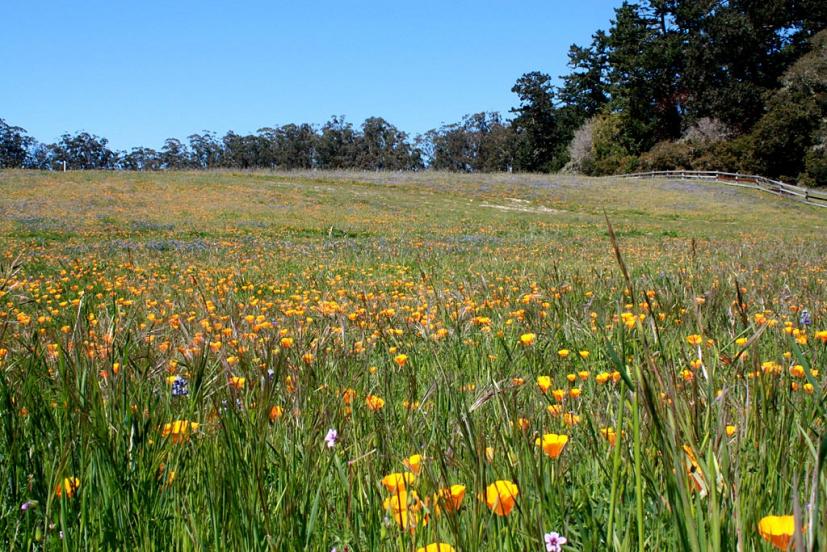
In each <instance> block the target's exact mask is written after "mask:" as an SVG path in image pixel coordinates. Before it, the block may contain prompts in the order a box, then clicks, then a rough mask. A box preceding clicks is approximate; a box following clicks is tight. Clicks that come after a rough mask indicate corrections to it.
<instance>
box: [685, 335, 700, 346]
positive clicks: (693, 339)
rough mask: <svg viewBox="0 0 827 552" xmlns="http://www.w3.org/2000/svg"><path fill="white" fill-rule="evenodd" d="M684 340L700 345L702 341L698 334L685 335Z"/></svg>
mask: <svg viewBox="0 0 827 552" xmlns="http://www.w3.org/2000/svg"><path fill="white" fill-rule="evenodd" d="M686 342H687V343H689V344H690V345H700V344H701V343H703V338H702V337H701V336H699V335H698V334H692V335H688V336H686Z"/></svg>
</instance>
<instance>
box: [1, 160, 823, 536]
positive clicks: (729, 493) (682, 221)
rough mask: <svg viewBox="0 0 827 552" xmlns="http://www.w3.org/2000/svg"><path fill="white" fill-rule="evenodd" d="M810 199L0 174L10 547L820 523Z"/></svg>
mask: <svg viewBox="0 0 827 552" xmlns="http://www.w3.org/2000/svg"><path fill="white" fill-rule="evenodd" d="M826 232H827V212H825V211H824V210H819V209H817V208H815V207H810V206H806V205H800V204H796V203H793V202H790V201H786V200H783V199H781V198H775V197H772V196H766V195H760V194H758V193H757V192H753V191H750V190H742V189H737V188H727V187H724V186H722V185H717V184H712V183H688V182H682V181H666V180H653V181H645V182H641V181H634V180H619V179H610V178H608V179H589V178H585V177H566V176H553V175H552V176H549V175H545V176H530V175H516V174H515V175H505V174H504V175H498V176H493V175H452V174H447V173H439V172H423V173H405V174H393V173H381V172H378V173H349V172H306V173H270V172H248V173H232V172H200V173H195V172H180V173H179V172H170V173H155V174H138V173H133V174H119V173H112V172H82V173H81V172H68V173H64V174H61V173H47V172H36V171H29V172H23V171H3V172H0V482H2V493H0V542H2V548H3V549H7V550H98V549H100V550H108V549H115V550H179V549H180V550H202V549H206V550H268V549H269V550H323V551H330V550H336V551H337V552H342V551H345V550H347V551H372V550H391V551H399V552H403V551H411V552H419V551H425V552H447V551H452V550H456V551H474V550H491V551H522V550H537V551H555V552H556V551H579V550H691V551H697V552H700V551H719V550H740V551H758V550H764V551H768V550H774V549H777V550H796V551H819V550H825V548H827V503H825V502H827V501H826V499H827V480H826V478H827V475H826V474H827V470H825V468H824V464H825V462H827V433H826V431H827V428H826V427H825V409H827V401H826V400H825V398H827V395H826V394H825V393H827V388H826V387H825V384H827V379H825V370H827V241H825V239H824V238H825V235H827V234H826Z"/></svg>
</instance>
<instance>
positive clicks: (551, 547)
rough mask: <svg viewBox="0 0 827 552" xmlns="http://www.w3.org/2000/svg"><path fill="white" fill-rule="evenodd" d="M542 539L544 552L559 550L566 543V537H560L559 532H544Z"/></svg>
mask: <svg viewBox="0 0 827 552" xmlns="http://www.w3.org/2000/svg"><path fill="white" fill-rule="evenodd" d="M544 540H545V541H546V552H561V551H562V550H563V545H564V544H566V537H561V536H560V533H553V532H552V533H546V536H545V537H544Z"/></svg>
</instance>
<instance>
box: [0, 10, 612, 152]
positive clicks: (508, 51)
mask: <svg viewBox="0 0 827 552" xmlns="http://www.w3.org/2000/svg"><path fill="white" fill-rule="evenodd" d="M620 3H621V2H620V0H618V1H615V0H580V1H564V0H545V1H543V0H536V1H534V0H530V1H528V0H527V1H521V0H511V1H507V0H502V1H491V2H488V1H485V0H476V1H471V0H468V1H465V0H441V1H431V0H421V1H414V2H392V1H385V2H381V1H371V2H369V1H345V0H340V1H330V2H329V1H322V0H318V1H315V2H311V1H304V0H296V1H294V2H279V1H270V2H266V1H261V2H252V1H246V2H242V1H238V2H229V1H224V2H212V1H207V0H201V1H197V2H196V1H189V0H180V1H179V0H165V1H155V0H146V1H141V2H138V1H133V2H124V1H120V0H109V1H106V2H103V1H83V0H78V1H76V2H70V1H63V2H59V1H53V2H43V1H37V0H6V1H4V2H0V21H1V22H2V23H0V28H2V38H0V117H2V118H4V119H6V121H8V122H9V123H11V124H16V125H19V126H22V127H24V128H26V129H27V130H28V131H29V133H30V134H31V135H33V136H35V137H36V138H38V139H39V140H41V141H52V140H54V139H55V138H57V137H58V136H59V135H60V134H62V133H63V132H66V131H69V132H74V131H77V130H86V131H88V132H92V133H95V134H99V135H101V136H105V137H107V138H109V140H110V143H111V146H112V147H115V148H118V149H127V148H131V147H133V146H137V145H144V146H149V147H156V148H157V147H160V146H161V145H162V143H163V140H164V139H165V138H167V137H170V136H174V137H178V138H182V139H183V138H186V136H188V135H189V134H192V133H193V132H198V131H201V130H202V129H210V130H215V131H217V132H219V133H220V134H223V133H224V132H226V131H227V130H229V129H233V130H235V131H237V132H243V133H246V132H255V130H256V129H258V128H260V127H263V126H275V125H280V124H285V123H288V122H310V123H314V124H321V123H323V122H324V121H326V120H327V119H328V118H329V117H330V116H331V115H334V114H344V115H346V116H347V119H348V120H349V121H351V122H353V123H354V124H359V123H361V121H362V120H364V119H365V118H366V117H368V116H372V115H379V116H383V117H385V118H386V119H388V120H389V121H391V122H392V123H394V124H395V125H397V126H398V127H400V128H402V129H403V130H405V131H407V132H409V133H411V134H415V133H418V132H423V131H425V130H428V129H429V128H434V127H436V126H439V125H440V124H442V123H450V122H455V121H457V120H459V119H460V118H461V117H462V115H464V114H466V113H472V112H476V111H501V112H507V111H508V109H509V108H510V107H512V106H514V105H515V104H516V97H515V96H514V95H513V94H512V93H511V91H510V90H511V86H512V85H513V84H514V81H515V80H516V79H517V78H518V77H519V76H520V75H521V74H522V73H525V72H527V71H532V70H540V71H544V72H547V73H549V74H551V75H552V76H554V77H557V76H558V75H560V74H563V73H564V72H565V71H566V59H567V58H566V52H567V51H568V46H569V45H570V44H571V43H573V42H574V43H579V44H585V43H588V42H589V40H590V36H591V34H592V33H593V32H594V31H595V30H597V29H599V28H606V27H607V26H608V24H609V20H610V19H611V17H612V15H613V9H614V7H615V6H617V5H619V4H620Z"/></svg>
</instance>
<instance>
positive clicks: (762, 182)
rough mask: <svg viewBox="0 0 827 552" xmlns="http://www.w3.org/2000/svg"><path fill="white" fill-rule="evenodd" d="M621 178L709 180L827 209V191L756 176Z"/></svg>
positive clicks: (659, 174) (686, 174)
mask: <svg viewBox="0 0 827 552" xmlns="http://www.w3.org/2000/svg"><path fill="white" fill-rule="evenodd" d="M618 176H619V177H620V178H680V179H691V180H709V181H714V182H720V183H721V184H726V185H728V186H738V187H741V188H752V189H754V190H761V191H762V192H768V193H771V194H775V195H777V196H780V197H785V198H788V199H793V200H795V201H799V202H801V203H806V204H807V205H815V206H816V207H827V191H822V190H814V189H812V188H803V187H801V186H794V185H792V184H785V183H784V182H779V181H778V180H772V179H771V178H766V177H764V176H759V175H755V174H740V173H729V172H721V171H650V172H641V173H632V174H621V175H618Z"/></svg>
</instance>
